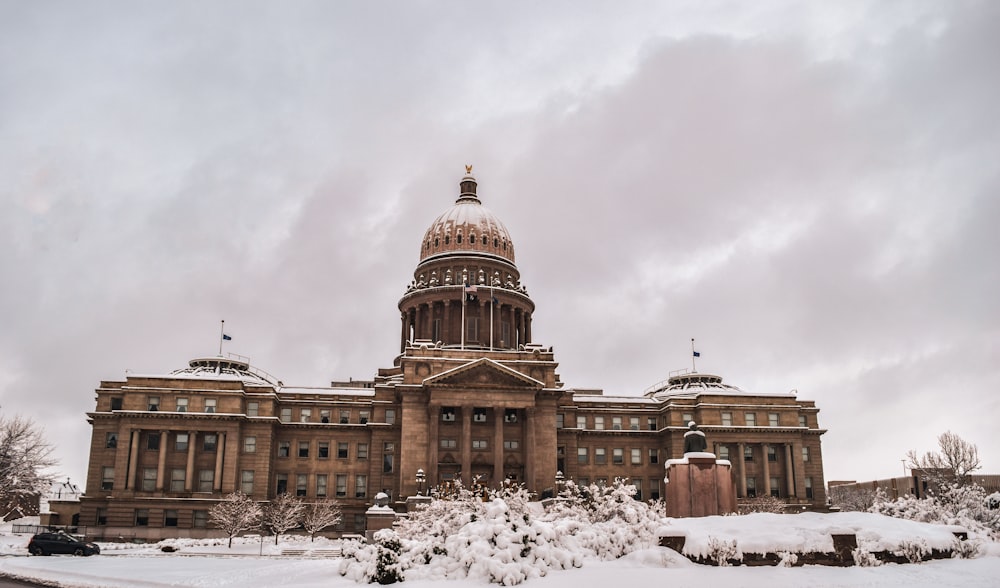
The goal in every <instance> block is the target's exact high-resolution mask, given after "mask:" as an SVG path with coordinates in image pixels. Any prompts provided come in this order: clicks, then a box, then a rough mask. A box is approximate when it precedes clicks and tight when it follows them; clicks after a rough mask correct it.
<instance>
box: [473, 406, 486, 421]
mask: <svg viewBox="0 0 1000 588" xmlns="http://www.w3.org/2000/svg"><path fill="white" fill-rule="evenodd" d="M472 422H474V423H485V422H486V409H485V408H474V409H472Z"/></svg>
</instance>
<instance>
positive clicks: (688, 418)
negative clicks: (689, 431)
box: [681, 412, 694, 427]
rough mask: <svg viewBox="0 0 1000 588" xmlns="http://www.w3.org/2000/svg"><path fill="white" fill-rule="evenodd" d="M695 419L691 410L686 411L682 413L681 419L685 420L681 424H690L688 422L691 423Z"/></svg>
mask: <svg viewBox="0 0 1000 588" xmlns="http://www.w3.org/2000/svg"><path fill="white" fill-rule="evenodd" d="M693 420H694V415H693V414H691V413H690V412H685V413H684V414H682V415H681V421H683V422H682V423H681V424H682V425H684V426H685V427H686V426H688V423H690V422H691V421H693Z"/></svg>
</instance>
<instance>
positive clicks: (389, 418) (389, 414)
mask: <svg viewBox="0 0 1000 588" xmlns="http://www.w3.org/2000/svg"><path fill="white" fill-rule="evenodd" d="M385 424H387V425H395V424H396V409H394V408H387V409H385Z"/></svg>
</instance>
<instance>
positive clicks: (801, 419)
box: [799, 414, 809, 428]
mask: <svg viewBox="0 0 1000 588" xmlns="http://www.w3.org/2000/svg"><path fill="white" fill-rule="evenodd" d="M799 426H800V427H806V428H809V422H808V421H806V415H804V414H800V415H799Z"/></svg>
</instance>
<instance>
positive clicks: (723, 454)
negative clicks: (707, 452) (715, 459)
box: [719, 445, 729, 459]
mask: <svg viewBox="0 0 1000 588" xmlns="http://www.w3.org/2000/svg"><path fill="white" fill-rule="evenodd" d="M719 459H729V446H728V445H720V446H719Z"/></svg>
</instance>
